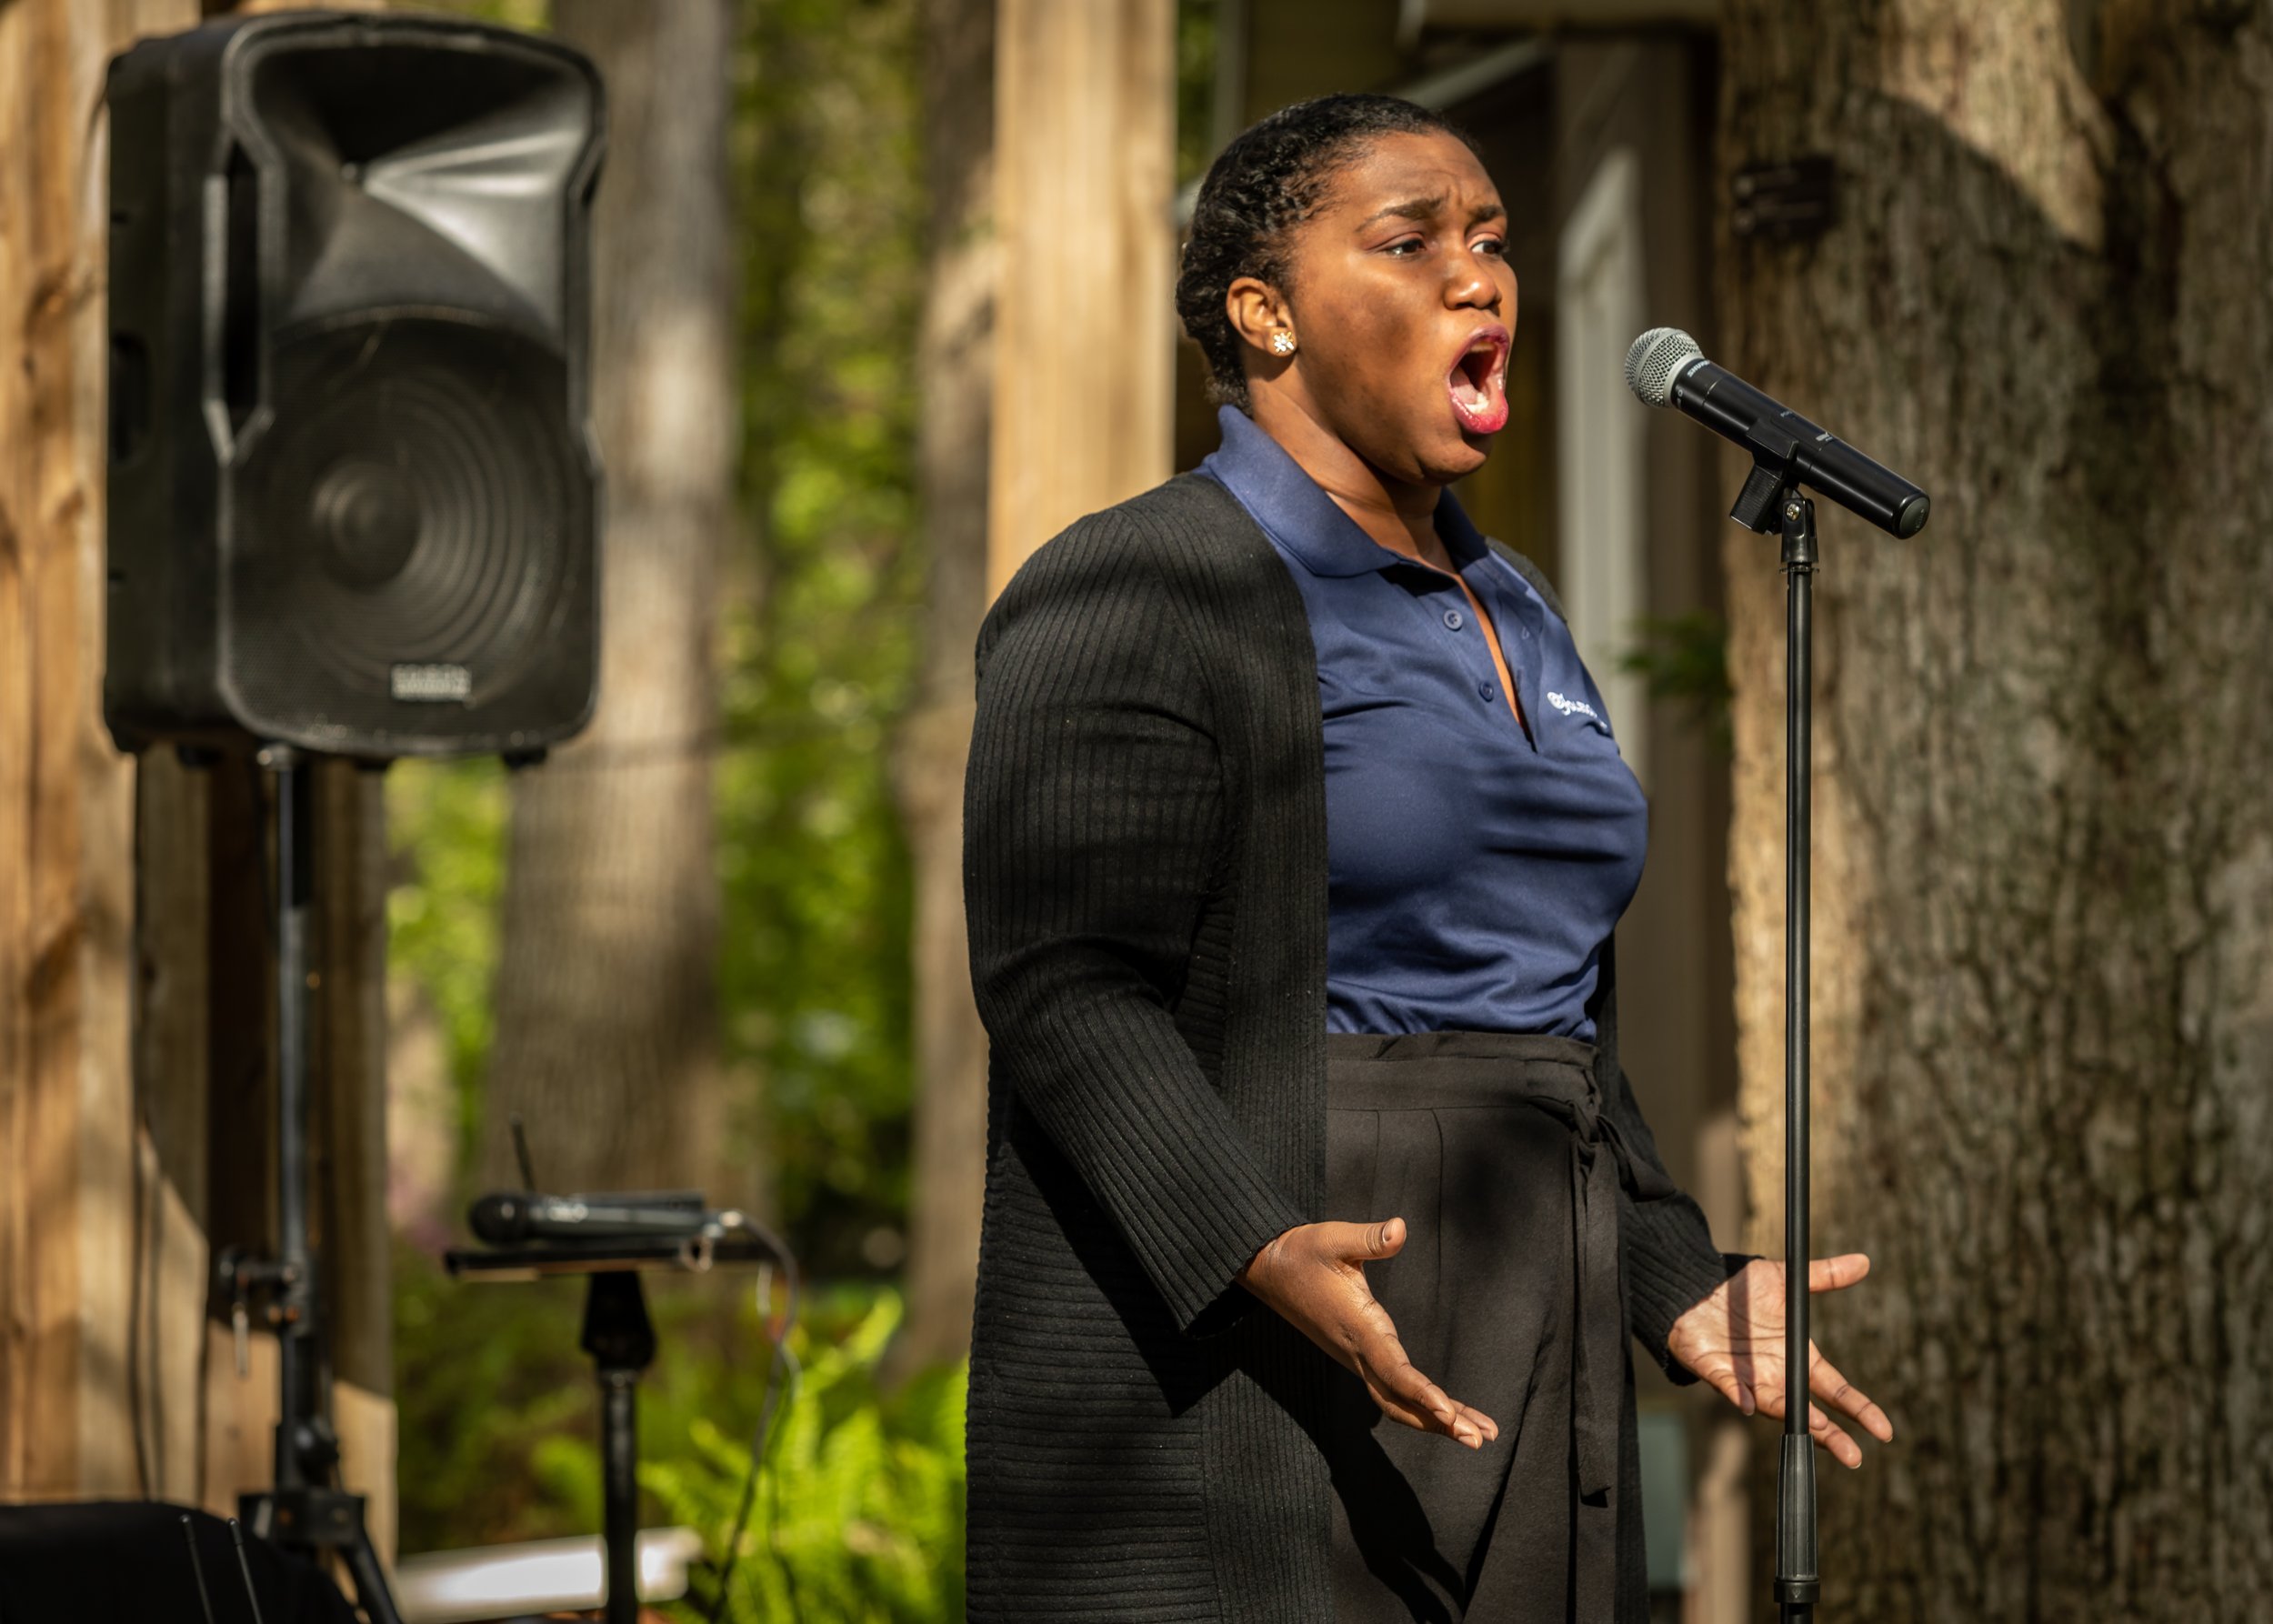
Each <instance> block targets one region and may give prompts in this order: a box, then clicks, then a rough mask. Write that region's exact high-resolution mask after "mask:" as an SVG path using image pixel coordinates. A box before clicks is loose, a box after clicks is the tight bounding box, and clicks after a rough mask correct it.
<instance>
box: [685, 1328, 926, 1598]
mask: <svg viewBox="0 0 2273 1624" xmlns="http://www.w3.org/2000/svg"><path fill="white" fill-rule="evenodd" d="M900 1314H901V1308H900V1299H899V1297H898V1295H897V1294H896V1293H894V1292H889V1291H886V1292H882V1293H879V1294H878V1295H877V1297H876V1298H875V1301H874V1303H873V1306H872V1307H871V1308H869V1310H868V1312H867V1313H866V1316H865V1317H864V1318H862V1319H860V1320H859V1321H858V1323H856V1325H854V1326H853V1327H852V1328H851V1330H850V1332H849V1334H847V1335H846V1337H845V1338H843V1339H842V1340H841V1341H839V1342H836V1343H835V1344H834V1345H830V1346H820V1347H816V1345H815V1343H814V1341H813V1339H812V1338H808V1337H807V1336H806V1334H805V1333H804V1332H803V1331H801V1330H799V1331H793V1332H792V1333H791V1338H790V1346H791V1348H793V1349H794V1350H795V1351H796V1353H797V1354H798V1357H799V1358H800V1360H801V1361H802V1362H803V1363H804V1367H805V1368H804V1373H803V1376H802V1378H801V1379H800V1380H799V1381H798V1382H797V1384H796V1389H795V1391H794V1393H793V1394H792V1395H791V1397H790V1398H789V1399H788V1402H787V1403H786V1406H784V1407H782V1408H777V1410H776V1415H775V1418H774V1423H773V1427H774V1434H775V1435H774V1437H773V1438H772V1439H770V1440H768V1443H767V1445H766V1459H765V1464H764V1466H763V1468H762V1469H761V1470H760V1471H759V1473H758V1477H757V1485H756V1500H755V1502H754V1504H753V1507H752V1511H751V1516H750V1521H749V1524H748V1527H747V1528H746V1529H745V1530H744V1532H743V1536H742V1539H741V1545H740V1552H741V1554H740V1557H739V1559H738V1560H737V1562H736V1566H735V1569H734V1578H733V1587H732V1590H731V1593H730V1595H729V1597H728V1603H727V1609H726V1617H727V1618H729V1619H733V1620H735V1624H761V1621H770V1620H780V1619H796V1620H799V1621H800V1624H948V1621H951V1620H956V1619H961V1618H962V1617H963V1525H964V1478H963V1408H964V1399H965V1392H966V1380H967V1369H966V1367H964V1366H961V1365H956V1366H954V1367H948V1368H939V1369H936V1370H932V1371H929V1372H926V1374H925V1375H924V1376H922V1377H921V1378H918V1379H916V1381H914V1382H911V1383H909V1384H908V1385H907V1386H906V1387H904V1388H901V1389H899V1390H898V1391H897V1392H896V1393H894V1394H892V1395H890V1396H889V1397H888V1398H886V1396H884V1395H882V1394H881V1393H880V1392H879V1390H878V1388H877V1386H876V1361H877V1359H878V1358H880V1357H881V1356H882V1354H883V1352H884V1348H885V1345H886V1342H888V1341H889V1340H890V1338H891V1335H892V1332H893V1331H894V1330H895V1329H896V1328H897V1327H898V1325H899V1322H900ZM747 1436H748V1434H747V1433H744V1434H742V1435H740V1437H741V1438H746V1437H747ZM688 1441H689V1442H690V1443H691V1444H692V1446H693V1448H692V1449H691V1451H689V1452H686V1453H682V1454H681V1455H679V1456H678V1458H676V1459H666V1460H658V1461H656V1462H654V1463H652V1464H650V1465H648V1466H647V1467H646V1468H645V1469H643V1470H642V1472H641V1474H640V1475H641V1480H642V1482H643V1483H644V1484H645V1485H646V1488H647V1489H649V1490H650V1491H651V1492H653V1493H654V1494H655V1495H656V1497H657V1498H658V1499H660V1500H661V1501H662V1502H663V1505H664V1507H665V1509H666V1512H667V1514H668V1515H669V1516H670V1518H671V1519H673V1520H675V1521H677V1522H683V1523H686V1524H688V1525H690V1526H692V1527H694V1528H696V1529H699V1530H701V1532H702V1534H703V1537H704V1539H705V1541H706V1546H707V1549H708V1556H709V1562H710V1568H711V1573H712V1575H713V1580H712V1582H713V1583H715V1582H716V1574H717V1573H718V1572H719V1571H721V1570H722V1568H723V1559H724V1556H725V1540H726V1536H727V1534H728V1532H729V1531H730V1530H731V1529H732V1527H733V1524H734V1519H735V1513H736V1509H738V1507H739V1506H740V1503H741V1495H742V1489H743V1484H744V1482H745V1480H746V1477H747V1474H748V1472H749V1467H750V1453H749V1448H748V1445H747V1444H746V1442H743V1441H739V1439H737V1438H736V1437H731V1436H729V1435H728V1434H727V1433H726V1432H725V1431H723V1430H722V1429H720V1428H719V1427H717V1426H716V1424H714V1423H713V1422H711V1421H708V1420H697V1421H696V1422H695V1423H694V1426H693V1428H692V1429H691V1432H690V1434H689V1439H688ZM681 1611H682V1616H684V1617H686V1618H688V1619H693V1618H696V1617H699V1616H700V1615H699V1614H698V1613H697V1612H696V1609H694V1608H692V1607H691V1606H690V1607H686V1608H684V1609H681Z"/></svg>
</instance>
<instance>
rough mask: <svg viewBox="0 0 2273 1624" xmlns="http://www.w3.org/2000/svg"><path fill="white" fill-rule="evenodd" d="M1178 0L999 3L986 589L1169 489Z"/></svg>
mask: <svg viewBox="0 0 2273 1624" xmlns="http://www.w3.org/2000/svg"><path fill="white" fill-rule="evenodd" d="M1175 35H1176V6H1175V4H1174V0H1089V3H1087V4H1084V5H1064V4H1061V3H1059V0H1001V5H1000V7H999V10H998V11H997V13H996V45H995V49H996V56H995V72H996V84H995V121H996V123H995V135H996V145H995V154H996V233H997V240H998V241H999V243H1000V260H999V267H1000V276H1001V282H1000V289H1001V292H1000V297H999V298H998V299H997V301H996V349H995V402H994V414H995V415H994V444H993V447H992V455H991V458H990V467H991V474H990V480H989V501H990V512H989V516H988V526H987V555H988V576H989V578H990V583H991V586H993V587H994V588H995V589H997V590H999V589H1000V587H1001V586H1002V584H1003V583H1004V582H1006V581H1007V580H1008V579H1009V578H1010V576H1011V574H1012V573H1013V572H1014V571H1015V570H1016V568H1017V566H1018V565H1019V563H1020V562H1022V561H1023V560H1024V559H1025V557H1026V555H1027V554H1029V553H1031V552H1032V551H1033V550H1034V549H1035V548H1036V547H1037V546H1040V545H1041V544H1042V543H1043V542H1045V541H1046V540H1048V539H1049V537H1050V536H1053V535H1055V534H1056V532H1057V531H1058V530H1060V529H1063V528H1064V527H1065V526H1066V525H1067V524H1068V523H1070V522H1071V521H1072V520H1074V519H1076V518H1078V517H1079V516H1081V515H1083V514H1085V513H1090V512H1094V511H1095V510H1096V509H1097V508H1100V507H1105V506H1110V505H1111V504H1113V503H1115V502H1117V501H1120V500H1121V499H1122V498H1124V497H1126V496H1134V495H1136V493H1137V492H1138V491H1141V490H1143V489H1145V488H1146V487H1147V486H1152V485H1156V484H1157V483H1159V481H1161V480H1162V479H1165V478H1166V477H1167V476H1168V473H1169V471H1170V456H1171V449H1170V447H1171V432H1172V429H1173V423H1172V406H1171V401H1172V395H1173V387H1174V381H1175V341H1176V331H1177V327H1176V314H1175V311H1174V309H1173V308H1172V307H1171V303H1170V301H1171V296H1172V291H1171V290H1172V288H1173V285H1174V282H1175V276H1176V236H1175V228H1174V226H1173V224H1172V222H1171V217H1170V206H1171V202H1172V193H1173V189H1174V182H1175V173H1176V155H1175V145H1176V73H1175Z"/></svg>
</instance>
